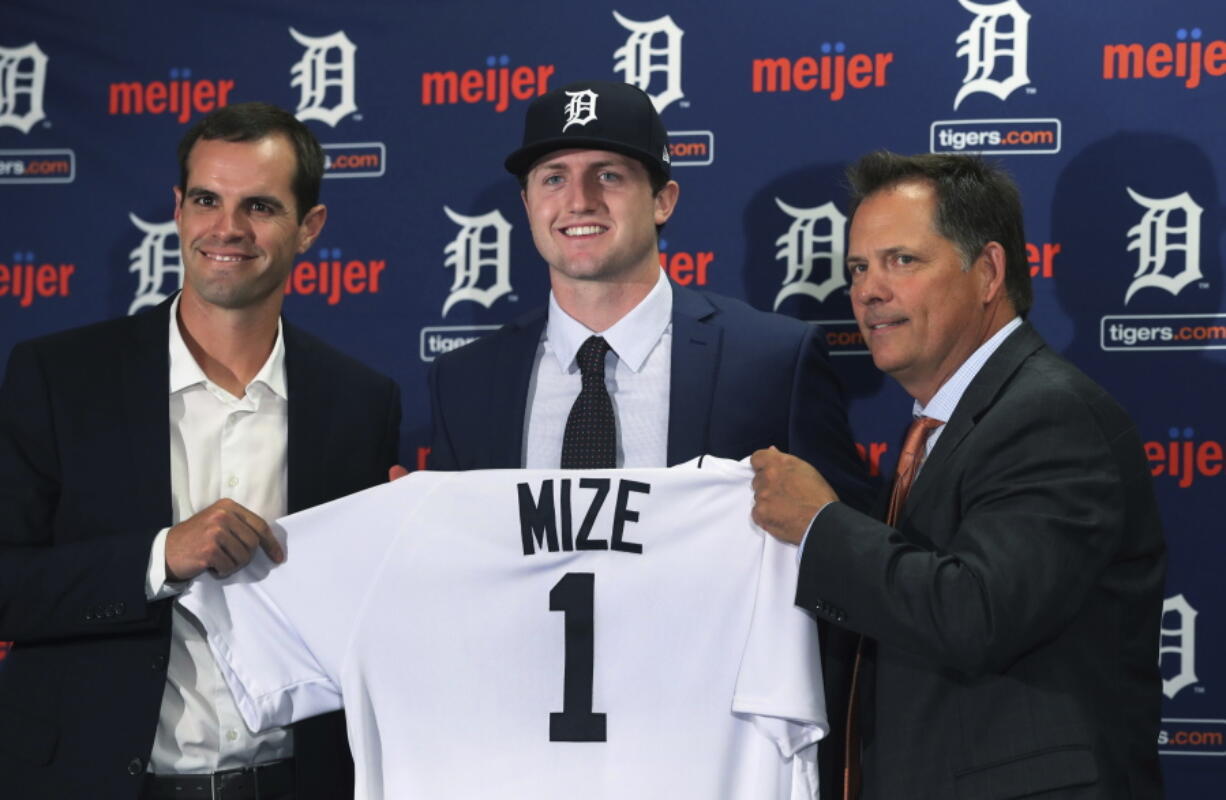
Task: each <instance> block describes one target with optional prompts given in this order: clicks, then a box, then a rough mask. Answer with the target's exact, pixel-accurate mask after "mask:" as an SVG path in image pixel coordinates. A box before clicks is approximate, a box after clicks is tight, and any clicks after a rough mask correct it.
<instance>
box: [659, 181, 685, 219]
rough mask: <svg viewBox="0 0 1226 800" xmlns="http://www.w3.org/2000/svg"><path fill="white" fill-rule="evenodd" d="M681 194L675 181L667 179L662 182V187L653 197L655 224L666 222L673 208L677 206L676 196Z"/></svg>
mask: <svg viewBox="0 0 1226 800" xmlns="http://www.w3.org/2000/svg"><path fill="white" fill-rule="evenodd" d="M680 194H681V187H680V186H678V185H677V182H676V181H669V182H668V183H666V184H664V188H663V189H661V190H660V191H659V192H657V193H656V196H655V197H654V198H653V200H654V202H655V219H656V224H657V225H663V224H664V223H666V222H668V218H669V217H671V216H672V215H673V210H674V209H676V208H677V197H678V196H679V195H680Z"/></svg>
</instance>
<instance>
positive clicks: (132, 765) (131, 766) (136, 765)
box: [128, 758, 145, 775]
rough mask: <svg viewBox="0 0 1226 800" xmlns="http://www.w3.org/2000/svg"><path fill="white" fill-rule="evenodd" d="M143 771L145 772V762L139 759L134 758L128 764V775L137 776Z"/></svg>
mask: <svg viewBox="0 0 1226 800" xmlns="http://www.w3.org/2000/svg"><path fill="white" fill-rule="evenodd" d="M144 771H145V762H143V761H141V760H140V759H139V758H134V759H132V760H131V761H129V762H128V774H129V775H139V774H141V773H142V772H144Z"/></svg>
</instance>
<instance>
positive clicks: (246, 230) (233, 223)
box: [211, 206, 251, 242]
mask: <svg viewBox="0 0 1226 800" xmlns="http://www.w3.org/2000/svg"><path fill="white" fill-rule="evenodd" d="M211 233H212V234H213V236H215V237H216V238H218V239H220V240H222V241H227V242H231V241H235V240H237V239H243V238H245V237H247V236H248V235H250V233H251V221H250V220H249V219H248V217H247V214H246V213H245V212H244V209H243V208H242V207H240V206H231V207H230V208H221V209H218V210H217V213H216V214H214V215H213V225H212V230H211Z"/></svg>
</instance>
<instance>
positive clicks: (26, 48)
mask: <svg viewBox="0 0 1226 800" xmlns="http://www.w3.org/2000/svg"><path fill="white" fill-rule="evenodd" d="M46 85H47V55H46V54H45V53H44V52H43V51H42V50H40V49H39V47H38V42H30V43H29V44H26V45H23V46H21V47H0V128H2V127H5V126H8V127H10V128H16V129H17V130H19V131H21V132H22V133H29V132H30V129H31V128H33V127H34V125H35V124H36V123H38V122H41V121H42V120H43V119H45V118H46V116H47V115H46V114H45V113H44V112H43V91H44V89H45V88H46Z"/></svg>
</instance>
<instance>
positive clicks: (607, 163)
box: [533, 158, 628, 172]
mask: <svg viewBox="0 0 1226 800" xmlns="http://www.w3.org/2000/svg"><path fill="white" fill-rule="evenodd" d="M627 163H628V161H622V160H619V159H615V158H606V159H604V160H602V161H593V162H592V163H591V164H585V165H583V169H603V168H605V167H625V166H626V164H627ZM536 170H549V171H563V172H565V171H569V170H570V167H569V165H567V164H566V163H565V162H562V161H546V162H545V163H543V164H539V165H537V166H536V167H534V168H533V171H534V172H535V171H536Z"/></svg>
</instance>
